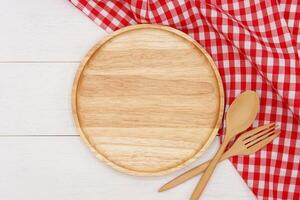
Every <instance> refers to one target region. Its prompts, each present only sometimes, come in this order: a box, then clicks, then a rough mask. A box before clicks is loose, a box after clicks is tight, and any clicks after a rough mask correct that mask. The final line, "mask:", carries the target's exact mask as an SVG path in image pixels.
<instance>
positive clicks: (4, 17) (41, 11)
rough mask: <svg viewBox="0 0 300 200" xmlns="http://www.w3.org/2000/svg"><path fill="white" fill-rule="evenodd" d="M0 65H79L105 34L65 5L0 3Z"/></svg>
mask: <svg viewBox="0 0 300 200" xmlns="http://www.w3.org/2000/svg"><path fill="white" fill-rule="evenodd" d="M0 24H1V37H0V44H1V48H0V62H16V61H26V62H28V61H29V62H31V61H34V62H36V61H55V62H56V61H63V62H69V61H80V60H81V58H83V57H84V55H85V54H86V52H87V51H88V50H89V49H90V48H91V47H92V46H93V45H94V44H95V43H96V42H97V41H98V40H100V39H101V38H102V37H103V36H104V35H106V33H105V32H104V31H103V30H102V29H101V28H99V27H98V26H97V25H95V24H94V23H93V22H92V21H91V20H90V19H88V17H86V16H84V14H83V13H81V12H80V11H79V10H77V9H76V8H75V6H73V5H72V4H71V3H69V2H68V1H62V0H43V2H41V1H39V0H30V1H19V0H10V1H2V2H1V8H0Z"/></svg>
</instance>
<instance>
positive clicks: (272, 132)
mask: <svg viewBox="0 0 300 200" xmlns="http://www.w3.org/2000/svg"><path fill="white" fill-rule="evenodd" d="M276 132H277V130H272V131H270V132H268V133H265V134H264V135H261V137H259V138H255V139H254V140H253V141H251V142H248V143H246V144H245V145H246V146H247V147H251V146H253V145H255V144H257V143H259V142H260V141H262V140H264V139H266V138H268V137H270V136H272V135H273V134H275V133H276Z"/></svg>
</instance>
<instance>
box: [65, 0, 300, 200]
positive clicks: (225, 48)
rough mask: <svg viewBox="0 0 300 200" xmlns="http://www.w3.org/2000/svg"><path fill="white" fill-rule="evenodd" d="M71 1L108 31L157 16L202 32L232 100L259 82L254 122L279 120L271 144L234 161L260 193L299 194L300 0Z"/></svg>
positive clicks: (260, 196)
mask: <svg viewBox="0 0 300 200" xmlns="http://www.w3.org/2000/svg"><path fill="white" fill-rule="evenodd" d="M70 1H71V2H72V3H73V4H74V5H75V6H76V7H77V8H79V9H80V10H81V11H82V12H84V13H85V14H86V15H87V16H89V17H90V18H91V19H92V20H93V21H94V22H95V23H96V24H97V25H99V26H100V27H101V28H103V29H104V30H106V31H107V32H112V31H114V30H117V29H119V28H121V27H124V26H128V25H132V24H139V23H153V24H163V25H168V26H171V27H174V28H177V29H179V30H182V31H183V32H185V33H187V34H189V35H190V36H191V37H193V38H194V39H195V40H197V41H198V42H199V43H200V44H201V45H202V46H203V47H205V48H206V50H207V51H208V52H209V53H210V54H211V56H212V57H213V59H214V61H215V62H216V64H217V66H218V69H219V72H220V74H221V76H222V80H223V83H224V88H225V93H226V108H227V107H228V105H229V104H230V103H231V102H232V101H233V99H234V98H235V97H236V96H237V95H238V94H239V93H241V92H242V91H244V90H247V89H250V90H254V91H256V92H257V94H258V95H259V96H260V100H261V106H260V113H259V115H258V117H257V120H256V121H255V122H254V126H258V125H262V124H266V123H269V122H276V123H277V124H278V125H279V127H280V131H281V134H280V137H279V138H277V139H276V140H275V141H274V142H273V143H272V144H270V145H268V146H267V147H266V148H264V149H263V150H261V151H259V152H257V153H256V154H254V155H250V156H236V157H233V158H232V159H231V161H232V163H233V165H234V166H235V167H236V169H237V170H238V172H239V173H240V174H241V176H242V177H243V179H244V180H245V181H246V183H247V184H248V185H249V187H250V188H251V189H252V191H253V192H254V193H255V195H256V196H257V198H258V199H295V200H299V199H300V173H299V170H300V133H299V131H300V125H299V124H300V120H299V119H300V58H299V55H300V2H299V1H295V0H282V1H265V0H263V1H250V0H246V1H235V0H224V1H217V0H207V1H198V0H187V1H180V0H177V1H165V0H148V1H147V0H123V1H122V0H120V1H109V0H101V1H96V0H70ZM222 130H223V129H221V131H220V133H221V134H222V132H223V131H222Z"/></svg>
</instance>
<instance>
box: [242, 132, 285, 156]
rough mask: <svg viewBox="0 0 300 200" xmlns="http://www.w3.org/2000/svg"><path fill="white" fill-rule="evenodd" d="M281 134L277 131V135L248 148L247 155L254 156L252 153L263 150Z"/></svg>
mask: <svg viewBox="0 0 300 200" xmlns="http://www.w3.org/2000/svg"><path fill="white" fill-rule="evenodd" d="M279 134H280V132H279V131H278V130H277V131H275V133H273V134H271V135H268V136H267V137H266V138H264V139H262V140H260V141H258V142H257V143H254V144H252V145H251V146H248V147H247V149H248V152H247V154H252V153H255V152H256V151H258V150H260V149H262V148H263V147H265V146H266V145H267V144H269V143H271V142H272V141H273V140H274V139H275V138H276V137H277V136H278V135H279Z"/></svg>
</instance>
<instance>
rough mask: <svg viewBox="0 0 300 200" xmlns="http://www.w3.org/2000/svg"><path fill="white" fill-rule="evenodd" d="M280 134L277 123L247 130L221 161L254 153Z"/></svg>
mask: <svg viewBox="0 0 300 200" xmlns="http://www.w3.org/2000/svg"><path fill="white" fill-rule="evenodd" d="M278 135H279V132H278V131H277V130H275V123H271V124H267V125H264V126H260V127H257V128H255V129H252V130H250V131H247V132H245V133H243V134H241V135H240V136H239V137H238V139H237V140H236V141H235V142H234V143H233V145H232V146H231V147H230V148H229V149H228V150H227V151H226V152H225V153H224V154H223V155H222V158H221V160H220V161H223V160H225V159H227V158H229V157H231V156H235V155H249V154H253V153H255V152H256V151H258V150H260V149H261V148H263V147H264V146H266V145H267V144H269V143H270V142H272V141H273V140H274V138H276V137H277V136H278ZM209 162H210V160H209V161H206V162H205V163H203V164H201V165H198V166H196V167H194V168H192V169H190V170H188V171H187V172H185V173H183V174H181V175H179V176H178V177H176V178H175V179H173V180H171V181H169V182H168V183H166V184H165V185H163V186H162V187H161V188H160V189H159V192H164V191H166V190H169V189H171V188H174V187H176V186H177V185H180V184H181V183H184V182H185V181H187V180H189V179H191V178H193V177H195V176H197V175H199V174H201V172H203V171H205V169H206V168H207V166H208V165H209Z"/></svg>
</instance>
